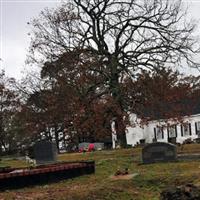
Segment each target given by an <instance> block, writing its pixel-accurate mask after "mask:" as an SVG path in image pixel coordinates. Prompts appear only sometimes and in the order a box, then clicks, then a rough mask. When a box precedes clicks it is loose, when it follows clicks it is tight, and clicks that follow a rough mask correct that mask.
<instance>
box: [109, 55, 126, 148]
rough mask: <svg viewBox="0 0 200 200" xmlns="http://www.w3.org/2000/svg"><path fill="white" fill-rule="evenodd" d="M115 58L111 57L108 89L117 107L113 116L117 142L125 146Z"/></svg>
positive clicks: (122, 108)
mask: <svg viewBox="0 0 200 200" xmlns="http://www.w3.org/2000/svg"><path fill="white" fill-rule="evenodd" d="M116 60H117V59H116V58H112V59H111V62H110V63H111V66H112V67H111V80H110V91H111V95H112V97H113V99H114V101H115V103H116V104H117V107H118V109H117V110H115V111H114V113H113V115H114V116H113V117H114V118H115V126H116V127H115V129H116V135H117V143H118V144H119V145H120V146H121V147H126V145H127V143H126V132H125V129H126V127H125V125H124V120H123V117H124V116H123V115H124V106H123V98H122V92H121V88H120V83H119V72H118V69H117V66H118V64H117V62H116Z"/></svg>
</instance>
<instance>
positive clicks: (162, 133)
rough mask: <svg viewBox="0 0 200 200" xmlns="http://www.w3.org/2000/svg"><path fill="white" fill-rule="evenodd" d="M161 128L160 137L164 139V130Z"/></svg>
mask: <svg viewBox="0 0 200 200" xmlns="http://www.w3.org/2000/svg"><path fill="white" fill-rule="evenodd" d="M161 130H162V139H164V131H163V128H161Z"/></svg>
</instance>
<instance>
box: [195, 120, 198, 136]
mask: <svg viewBox="0 0 200 200" xmlns="http://www.w3.org/2000/svg"><path fill="white" fill-rule="evenodd" d="M195 132H196V135H198V133H197V122H195Z"/></svg>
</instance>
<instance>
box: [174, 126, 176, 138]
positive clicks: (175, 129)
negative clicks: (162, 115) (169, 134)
mask: <svg viewBox="0 0 200 200" xmlns="http://www.w3.org/2000/svg"><path fill="white" fill-rule="evenodd" d="M174 126H175V133H176V137H177V125H174Z"/></svg>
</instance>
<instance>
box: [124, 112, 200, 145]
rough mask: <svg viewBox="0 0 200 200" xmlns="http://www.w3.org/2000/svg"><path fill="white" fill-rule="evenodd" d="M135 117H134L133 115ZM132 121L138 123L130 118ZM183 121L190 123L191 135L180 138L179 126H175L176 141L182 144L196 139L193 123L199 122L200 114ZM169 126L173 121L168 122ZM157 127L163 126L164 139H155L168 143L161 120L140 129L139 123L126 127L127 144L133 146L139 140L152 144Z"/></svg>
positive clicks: (151, 122)
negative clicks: (187, 140)
mask: <svg viewBox="0 0 200 200" xmlns="http://www.w3.org/2000/svg"><path fill="white" fill-rule="evenodd" d="M133 116H135V115H133ZM131 120H132V121H134V122H135V121H140V120H136V119H135V118H134V117H132V118H131ZM183 121H184V122H185V123H187V122H188V123H190V124H191V135H189V136H182V135H181V125H180V124H177V125H176V127H177V138H176V141H177V143H183V142H184V141H185V140H186V139H188V138H191V139H192V140H194V139H196V138H197V135H196V129H195V122H198V121H200V114H198V115H192V116H190V117H184V118H183ZM170 124H174V123H173V121H171V122H170ZM157 126H163V134H164V135H163V136H164V138H162V139H157V141H159V142H168V133H167V128H166V124H165V123H164V122H162V121H161V120H159V121H150V122H149V123H148V124H147V125H144V126H143V127H142V128H141V127H140V125H139V123H135V127H130V126H129V127H127V134H126V138H127V144H131V145H133V146H134V145H135V144H137V143H139V141H140V139H145V142H146V143H151V142H153V139H154V137H155V134H154V128H156V127H157Z"/></svg>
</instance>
